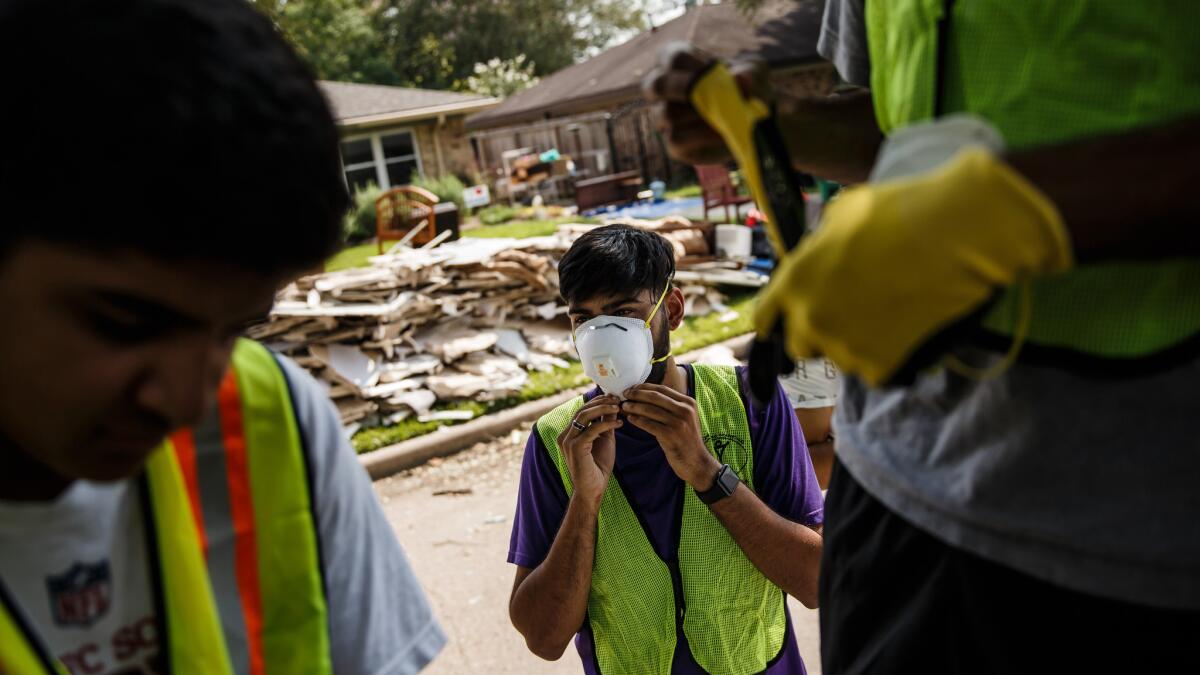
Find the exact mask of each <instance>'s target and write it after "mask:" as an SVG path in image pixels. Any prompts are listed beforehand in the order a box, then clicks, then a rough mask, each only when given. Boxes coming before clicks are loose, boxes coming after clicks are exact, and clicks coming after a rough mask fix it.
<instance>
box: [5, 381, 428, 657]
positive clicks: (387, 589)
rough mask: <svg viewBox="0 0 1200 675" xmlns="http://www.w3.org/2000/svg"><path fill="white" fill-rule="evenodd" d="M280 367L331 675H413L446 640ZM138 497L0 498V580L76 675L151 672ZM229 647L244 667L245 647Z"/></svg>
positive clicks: (320, 417)
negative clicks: (315, 554)
mask: <svg viewBox="0 0 1200 675" xmlns="http://www.w3.org/2000/svg"><path fill="white" fill-rule="evenodd" d="M279 361H280V365H281V366H282V368H283V371H284V375H285V376H286V377H287V381H288V385H289V389H290V391H291V394H292V405H293V407H294V408H295V411H296V419H297V421H298V422H299V425H300V431H301V433H300V436H301V438H303V439H304V441H305V443H304V445H305V452H306V454H307V456H308V460H309V465H310V466H311V468H312V490H313V501H314V510H315V516H316V524H317V531H318V540H319V543H320V547H321V562H322V578H323V580H324V582H325V587H326V589H327V603H328V608H327V609H328V613H329V621H328V625H329V630H330V640H329V648H330V656H331V657H332V660H333V667H334V671H335V672H337V673H355V674H359V673H361V674H364V675H366V674H376V675H408V674H411V673H416V672H417V671H419V670H420V669H421V668H422V667H423V666H424V665H425V664H427V663H429V661H430V660H431V659H433V657H434V656H435V655H436V654H437V653H438V651H439V650H441V648H442V646H443V645H444V644H445V642H446V638H445V635H444V634H443V633H442V629H441V627H440V626H439V625H438V623H437V620H436V619H434V617H433V612H432V610H431V608H430V606H429V601H428V600H427V599H426V598H425V593H424V591H422V589H421V585H420V584H419V583H418V582H417V580H416V578H415V577H414V576H413V573H412V568H411V567H410V566H409V563H408V559H407V558H406V557H405V555H404V552H403V550H402V549H401V548H400V543H399V542H398V541H397V540H396V535H395V533H394V532H393V531H392V527H391V525H389V524H388V522H387V519H386V518H385V516H384V514H383V509H382V508H381V507H380V506H379V502H378V500H376V499H375V493H374V491H373V490H372V489H371V482H370V479H369V478H368V477H367V472H366V471H365V470H364V469H363V466H362V464H360V463H359V461H358V459H357V458H356V456H355V454H354V450H353V449H352V448H351V447H350V444H349V440H348V439H347V438H346V435H345V434H344V433H343V431H342V425H341V422H340V421H339V418H338V414H337V411H336V409H335V408H334V407H333V404H332V403H331V402H330V400H329V397H328V396H326V395H325V393H324V391H323V390H322V389H321V388H320V386H319V385H317V383H316V382H315V381H314V380H313V379H312V377H311V376H309V375H308V373H306V372H304V370H302V369H301V368H300V367H299V366H297V365H296V364H294V363H292V362H291V361H289V360H287V359H284V358H280V359H279ZM139 491H140V488H139V487H138V483H137V481H135V480H128V481H123V482H119V483H111V484H100V483H89V482H87V481H76V482H74V483H73V484H71V486H70V487H69V488H68V489H67V490H66V491H64V492H63V494H61V495H60V496H59V497H58V499H56V500H54V501H52V502H37V503H26V502H19V503H18V502H5V501H0V582H3V583H4V585H5V587H6V588H7V589H8V591H9V593H10V594H12V596H13V597H14V599H15V600H16V603H17V605H18V606H19V607H20V608H21V610H22V612H23V614H24V615H25V616H26V617H27V618H28V620H29V621H30V623H31V624H32V625H33V628H34V630H36V631H37V633H38V634H39V635H41V636H42V638H43V641H45V642H46V643H47V646H48V648H49V649H50V652H51V655H53V656H55V657H57V658H58V659H60V660H61V661H62V662H63V665H65V666H66V667H67V668H68V669H69V670H70V671H71V673H72V675H118V674H119V675H126V674H129V675H133V674H137V673H153V672H156V670H157V668H156V667H155V664H156V659H157V656H158V652H159V648H158V637H159V636H158V635H157V634H156V632H157V631H156V619H155V615H154V604H155V603H154V594H153V592H152V588H151V581H150V578H149V558H148V557H147V556H148V553H147V550H148V548H147V546H146V541H145V539H146V535H145V527H144V522H143V516H142V512H141V505H140V501H141V496H140V494H139ZM211 534H212V533H210V535H211ZM226 534H228V533H226ZM208 546H209V554H210V556H211V555H217V554H220V555H225V556H226V557H228V556H232V549H233V546H234V541H233V537H232V536H224V537H216V536H210V537H209V539H208ZM227 642H229V640H228V635H227ZM228 646H229V648H230V658H231V659H232V660H234V661H235V664H234V665H235V670H238V671H239V672H240V671H241V670H244V668H240V669H239V668H238V664H243V663H245V658H246V655H245V650H244V649H241V650H239V649H238V644H235V643H232V642H229V644H228ZM243 646H244V645H243Z"/></svg>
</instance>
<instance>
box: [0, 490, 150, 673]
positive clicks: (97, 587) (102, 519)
mask: <svg viewBox="0 0 1200 675" xmlns="http://www.w3.org/2000/svg"><path fill="white" fill-rule="evenodd" d="M118 524H120V526H119V527H118V526H117V525H118ZM144 542H145V535H144V532H143V530H142V514H141V508H140V506H139V499H138V488H137V486H136V484H135V483H133V482H132V481H124V482H120V483H112V484H100V483H90V482H87V481H76V482H74V483H72V484H71V486H70V487H69V488H67V490H66V491H65V492H63V494H62V495H60V496H59V498H58V499H57V500H55V501H53V502H30V503H26V502H21V503H16V502H0V551H3V552H4V554H3V555H0V580H2V581H3V582H4V585H5V587H6V588H7V589H8V591H9V593H10V594H11V595H12V597H13V598H14V599H15V600H16V602H17V604H18V606H19V607H20V608H21V611H22V612H23V613H24V614H25V616H26V618H27V619H28V620H29V621H30V622H31V623H32V624H33V625H34V626H35V627H36V630H37V631H38V633H39V634H40V635H41V636H42V638H43V640H44V641H45V642H46V645H47V647H49V649H50V651H51V653H52V655H54V656H56V657H58V659H59V660H60V661H62V662H63V665H65V666H66V667H67V668H68V669H69V670H70V671H71V672H72V673H73V675H83V674H86V675H93V674H95V675H100V674H103V675H109V674H110V673H143V672H146V673H151V672H155V670H156V669H155V668H154V667H153V665H154V664H153V662H152V660H153V659H154V658H155V657H156V655H157V654H158V635H157V627H156V623H155V619H154V602H153V599H152V596H151V588H150V579H149V568H148V567H147V564H148V561H147V559H146V546H145V543H144Z"/></svg>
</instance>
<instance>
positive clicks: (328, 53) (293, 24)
mask: <svg viewBox="0 0 1200 675" xmlns="http://www.w3.org/2000/svg"><path fill="white" fill-rule="evenodd" d="M254 4H255V5H256V6H257V7H258V8H259V9H260V10H261V11H263V12H264V13H265V14H266V15H267V16H269V17H270V18H271V20H272V21H274V22H275V25H276V26H277V27H278V28H279V30H280V31H281V32H282V33H283V34H284V36H286V37H287V39H288V41H289V42H291V44H292V46H293V47H294V48H295V49H296V52H297V53H298V54H299V55H300V57H301V58H303V59H304V60H305V61H306V62H307V63H308V65H309V67H311V68H312V69H313V72H314V73H316V75H317V77H319V78H321V79H323V80H335V81H338V82H368V83H373V84H402V83H403V78H402V77H401V76H400V74H399V73H397V72H396V71H395V69H393V68H392V63H391V60H390V59H389V58H388V57H387V54H386V53H385V52H384V51H383V43H382V41H381V40H380V38H379V33H378V31H377V29H376V25H375V22H374V19H373V17H372V13H371V10H370V9H369V7H368V6H367V5H366V4H365V3H364V2H362V0H254Z"/></svg>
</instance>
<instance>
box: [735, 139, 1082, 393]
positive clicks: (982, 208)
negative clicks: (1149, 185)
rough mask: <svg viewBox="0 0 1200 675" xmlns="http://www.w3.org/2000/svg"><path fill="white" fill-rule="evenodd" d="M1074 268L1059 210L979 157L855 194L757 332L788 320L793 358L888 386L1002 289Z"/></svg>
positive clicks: (798, 257)
mask: <svg viewBox="0 0 1200 675" xmlns="http://www.w3.org/2000/svg"><path fill="white" fill-rule="evenodd" d="M1071 265H1072V253H1071V244H1070V239H1069V236H1068V234H1067V230H1066V227H1065V226H1064V224H1063V222H1062V218H1061V216H1060V215H1059V213H1058V210H1057V208H1056V207H1055V206H1054V204H1053V203H1052V202H1051V201H1050V200H1049V199H1048V198H1047V197H1046V196H1045V195H1043V194H1042V193H1041V192H1040V191H1039V190H1038V189H1037V188H1036V187H1034V186H1033V185H1032V184H1031V183H1030V182H1029V181H1027V180H1026V179H1025V178H1024V177H1023V176H1021V175H1020V174H1018V173H1017V172H1016V171H1014V170H1013V169H1012V168H1010V167H1009V166H1008V165H1007V164H1005V163H1004V162H1003V161H1001V160H1000V159H998V158H996V157H995V156H994V155H992V154H991V153H990V152H988V151H986V150H983V149H980V148H968V149H965V150H962V151H961V152H960V153H959V154H958V156H957V157H955V158H954V159H953V160H952V161H950V162H949V163H947V164H946V165H944V166H943V167H941V168H938V169H935V170H933V171H929V172H927V173H924V174H920V175H916V176H911V177H908V178H900V179H894V180H890V181H886V182H883V183H879V184H876V185H867V186H861V187H855V188H851V189H849V190H846V191H845V192H844V193H843V194H842V196H841V197H840V198H838V199H837V200H836V201H834V202H833V203H832V204H830V205H829V207H828V209H826V212H825V215H824V217H823V220H822V226H821V229H820V230H818V231H817V232H816V233H814V234H813V235H811V236H810V237H809V238H807V239H806V240H805V241H803V242H801V244H800V246H799V247H797V248H796V249H795V250H793V251H792V252H790V253H789V254H788V255H787V256H786V257H785V258H784V259H783V261H782V264H781V265H780V266H779V269H778V270H776V272H775V274H774V276H773V278H772V279H771V283H770V284H769V285H768V287H767V288H766V290H765V291H764V293H763V294H762V296H761V297H760V300H759V302H758V305H757V307H756V308H755V316H754V323H755V329H756V330H757V331H758V334H759V335H760V336H765V335H768V334H770V331H771V329H772V327H773V326H774V325H775V323H776V321H778V320H779V319H780V318H781V317H782V318H783V319H784V324H785V334H786V338H787V350H788V353H789V354H791V356H792V357H793V358H806V357H810V356H814V355H817V354H824V355H825V356H827V357H829V359H830V360H832V361H833V362H834V363H836V364H837V365H838V367H839V368H841V369H842V371H843V372H846V373H849V374H852V375H857V376H859V377H862V378H863V379H864V380H865V381H866V382H867V383H869V384H871V385H880V384H884V383H886V382H889V381H890V378H891V377H892V376H893V375H894V374H895V373H897V371H899V370H900V369H901V367H902V366H904V365H905V364H906V362H907V361H908V359H909V358H911V357H912V356H913V355H914V353H915V352H916V351H917V350H918V348H919V347H920V346H921V345H922V344H924V343H925V341H926V340H929V339H930V338H932V337H933V336H934V335H935V334H936V333H938V331H940V330H942V329H944V328H946V327H948V326H950V325H951V324H953V323H954V322H955V321H956V320H958V319H961V318H962V317H964V316H966V315H968V314H969V313H970V312H972V311H973V310H975V309H977V308H979V307H981V306H982V305H983V304H984V303H985V302H986V301H987V300H988V299H989V298H990V297H991V296H992V294H993V293H995V292H996V291H997V290H999V289H1002V288H1005V287H1008V286H1011V285H1013V284H1015V283H1018V282H1019V281H1022V280H1027V279H1032V278H1034V277H1038V276H1043V275H1049V274H1055V273H1059V272H1063V271H1066V270H1067V269H1069V268H1070V267H1071Z"/></svg>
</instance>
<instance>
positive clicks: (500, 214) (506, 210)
mask: <svg viewBox="0 0 1200 675" xmlns="http://www.w3.org/2000/svg"><path fill="white" fill-rule="evenodd" d="M518 213H520V211H519V210H518V209H516V208H514V207H512V206H509V205H507V204H493V205H491V206H488V207H486V208H484V209H482V210H480V211H479V222H481V223H483V224H484V225H499V224H500V223H507V222H508V221H510V220H512V219H513V218H516V217H517V214H518Z"/></svg>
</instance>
